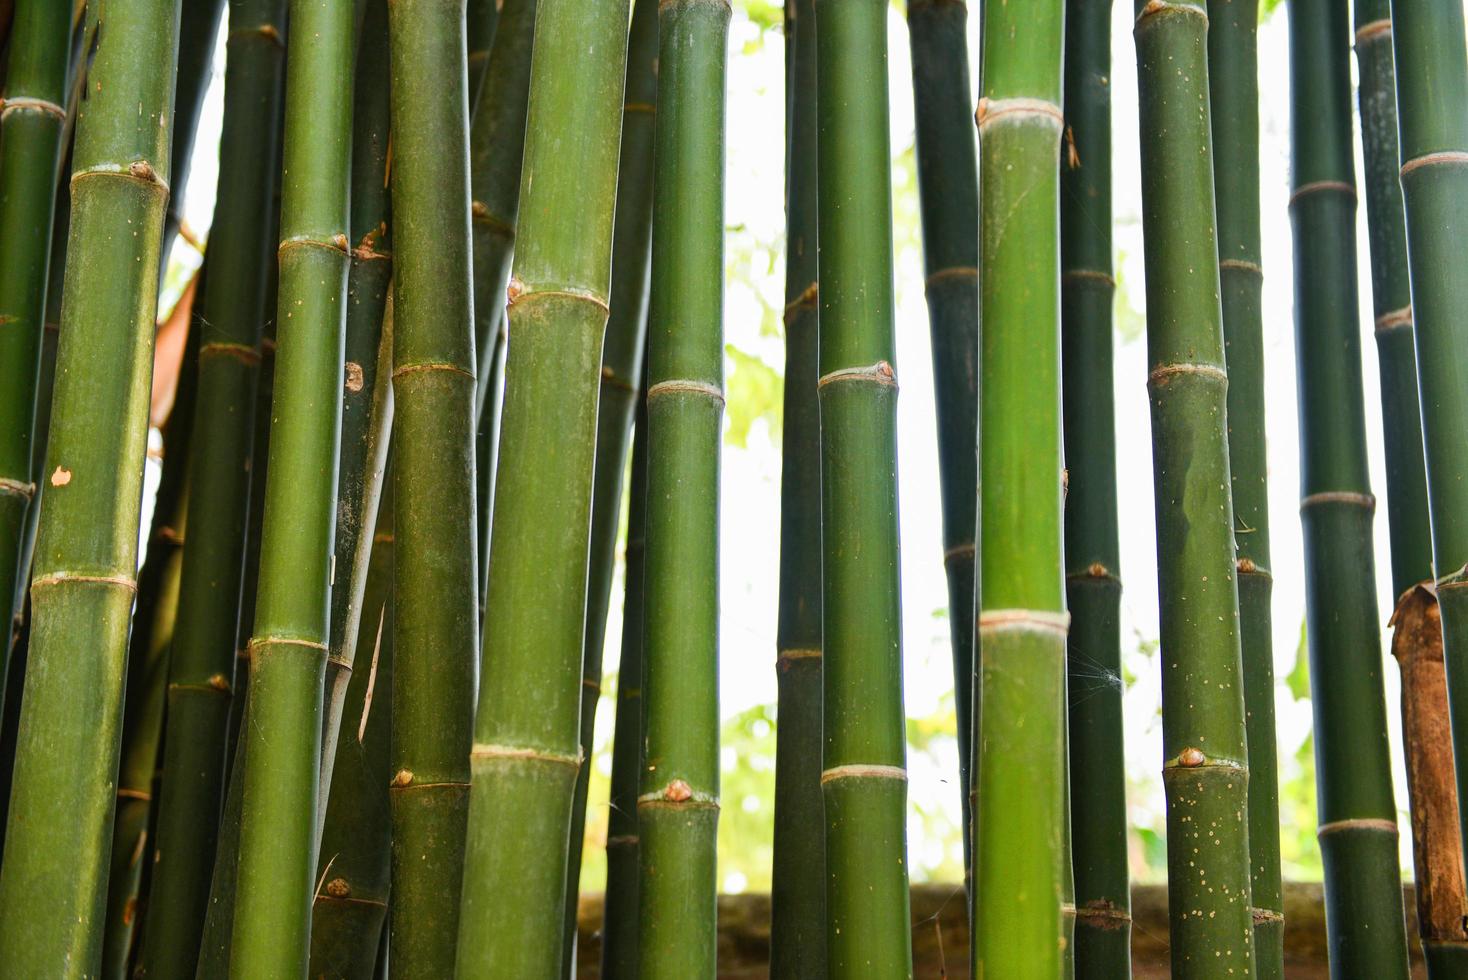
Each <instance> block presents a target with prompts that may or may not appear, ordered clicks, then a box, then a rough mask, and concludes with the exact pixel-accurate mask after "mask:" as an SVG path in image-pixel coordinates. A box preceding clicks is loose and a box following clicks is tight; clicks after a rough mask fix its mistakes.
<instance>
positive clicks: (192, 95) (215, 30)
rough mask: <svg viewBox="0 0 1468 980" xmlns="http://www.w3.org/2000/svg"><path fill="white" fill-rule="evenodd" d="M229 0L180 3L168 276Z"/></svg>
mask: <svg viewBox="0 0 1468 980" xmlns="http://www.w3.org/2000/svg"><path fill="white" fill-rule="evenodd" d="M225 3H226V0H179V22H178V71H177V73H176V74H177V82H176V85H177V89H176V91H175V93H174V98H173V144H172V147H171V149H170V159H171V161H172V162H171V163H170V164H169V168H168V172H169V173H170V174H171V175H172V183H171V185H170V186H171V189H172V191H173V193H172V194H170V195H169V199H168V213H167V216H166V217H165V218H164V223H163V262H162V266H163V268H161V269H160V270H159V276H160V281H161V276H162V275H163V273H165V272H167V271H168V270H167V265H168V255H169V252H170V251H171V250H172V248H173V239H174V236H175V235H177V234H178V232H179V229H180V228H181V227H182V226H183V204H184V197H185V193H184V192H185V190H186V189H187V186H188V182H189V171H190V170H191V169H192V166H193V162H194V136H195V134H196V133H197V132H198V130H199V119H200V118H201V117H202V116H203V114H204V97H205V95H207V94H208V92H209V83H210V82H211V81H212V80H213V78H214V50H215V48H214V45H215V42H216V41H217V40H218V39H219V22H220V20H221V19H222V18H223V16H224V8H225Z"/></svg>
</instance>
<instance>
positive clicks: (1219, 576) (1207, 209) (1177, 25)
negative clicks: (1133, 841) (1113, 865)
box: [1134, 0, 1254, 978]
mask: <svg viewBox="0 0 1468 980" xmlns="http://www.w3.org/2000/svg"><path fill="white" fill-rule="evenodd" d="M1135 10H1136V14H1137V21H1136V28H1135V31H1134V34H1135V37H1136V43H1137V75H1138V88H1139V90H1140V101H1141V112H1140V117H1141V125H1140V132H1141V146H1142V152H1141V158H1142V205H1143V207H1142V231H1143V235H1144V244H1145V253H1146V254H1145V263H1146V273H1147V347H1148V360H1149V362H1150V363H1151V365H1152V368H1151V373H1150V375H1149V377H1148V381H1147V385H1148V390H1149V392H1150V395H1151V402H1152V443H1153V483H1154V495H1155V496H1154V499H1155V501H1156V508H1157V555H1158V592H1159V598H1160V600H1161V633H1162V635H1161V640H1162V740H1163V754H1164V758H1165V760H1166V761H1165V763H1164V765H1163V785H1164V787H1165V789H1166V792H1167V854H1168V858H1167V865H1168V904H1169V909H1170V915H1171V930H1172V939H1171V943H1172V970H1173V975H1174V976H1177V977H1184V978H1186V977H1196V976H1214V975H1217V974H1216V971H1219V970H1220V969H1228V968H1229V967H1232V968H1234V969H1236V970H1240V971H1245V970H1251V969H1253V963H1254V942H1253V917H1252V915H1251V912H1250V874H1249V871H1250V867H1249V828H1248V822H1247V806H1248V802H1247V792H1248V755H1247V749H1246V740H1245V730H1244V725H1245V719H1244V697H1243V667H1242V663H1241V655H1240V652H1239V650H1240V648H1239V632H1238V625H1237V623H1238V589H1237V585H1236V584H1235V579H1234V572H1235V554H1234V523H1233V503H1232V497H1233V495H1232V493H1231V491H1230V474H1229V459H1228V442H1227V416H1226V393H1227V387H1228V378H1227V374H1226V372H1225V370H1224V347H1223V344H1224V341H1223V323H1222V320H1223V315H1222V311H1221V308H1220V301H1219V271H1218V246H1217V238H1216V233H1215V228H1214V218H1213V186H1214V184H1213V164H1212V160H1213V155H1212V154H1213V148H1212V132H1211V126H1210V123H1209V111H1208V59H1207V49H1206V37H1207V30H1208V19H1207V15H1206V13H1205V12H1204V8H1203V4H1202V0H1170V2H1164V0H1137V3H1136V6H1135ZM1205 846H1207V847H1209V849H1210V852H1211V855H1213V856H1212V857H1210V859H1209V860H1207V861H1206V862H1200V861H1198V860H1197V854H1198V850H1199V849H1201V848H1203V847H1205ZM1220 964H1228V966H1224V967H1220ZM1235 964H1237V965H1235Z"/></svg>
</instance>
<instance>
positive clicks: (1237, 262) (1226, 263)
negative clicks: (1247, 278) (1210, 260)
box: [1218, 259, 1264, 278]
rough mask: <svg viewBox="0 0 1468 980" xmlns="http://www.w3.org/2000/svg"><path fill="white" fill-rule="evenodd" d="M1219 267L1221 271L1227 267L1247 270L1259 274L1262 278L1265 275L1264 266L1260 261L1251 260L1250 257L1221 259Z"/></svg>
mask: <svg viewBox="0 0 1468 980" xmlns="http://www.w3.org/2000/svg"><path fill="white" fill-rule="evenodd" d="M1218 268H1219V271H1223V270H1225V269H1227V270H1232V271H1234V272H1247V273H1248V274H1249V275H1252V276H1259V277H1260V278H1263V276H1264V267H1263V266H1262V265H1260V264H1259V263H1258V262H1250V261H1249V260H1248V259H1219V260H1218Z"/></svg>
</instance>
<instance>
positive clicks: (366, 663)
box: [309, 3, 393, 980]
mask: <svg viewBox="0 0 1468 980" xmlns="http://www.w3.org/2000/svg"><path fill="white" fill-rule="evenodd" d="M374 6H375V7H376V8H378V9H379V10H381V11H382V12H383V13H384V14H385V13H386V6H387V5H386V4H385V3H376V4H374ZM368 36H369V37H370V36H371V35H368ZM385 39H386V38H385V36H384V40H385ZM384 47H385V45H384ZM383 53H384V54H386V52H385V51H384V52H383ZM381 80H382V79H381V78H379V82H380V81H381ZM363 81H364V79H363V76H362V74H361V73H360V72H359V73H358V83H359V85H358V93H359V94H362V92H363V88H364V87H365V86H363V85H362V84H361V83H362V82H363ZM377 87H379V88H383V89H384V90H385V86H381V85H379V86H377ZM384 108H385V106H384ZM361 109H362V103H361V101H360V100H359V101H358V103H357V110H358V114H359V119H360V113H361ZM358 132H361V125H360V122H359V125H358ZM391 494H392V489H391V482H390V481H389V482H388V483H387V484H386V485H384V487H383V494H382V500H381V506H380V507H379V509H378V512H377V528H376V533H375V534H374V535H372V536H371V538H370V540H371V547H372V555H371V560H370V562H369V564H368V572H367V588H366V593H365V596H364V598H363V600H362V629H361V630H360V631H359V632H358V634H357V653H356V663H357V664H359V665H360V668H359V669H356V670H353V671H352V674H351V681H350V682H349V683H348V685H347V694H346V701H345V708H344V710H343V711H342V719H341V720H342V734H341V737H340V739H339V740H338V741H337V747H336V765H335V767H334V771H333V775H332V780H331V796H330V801H329V802H328V803H327V805H326V825H325V831H324V832H323V834H322V836H321V856H320V861H319V866H318V868H317V871H316V878H317V880H318V881H320V882H321V885H320V886H319V887H318V889H317V892H316V900H315V903H314V904H313V905H312V910H311V966H310V970H309V975H310V976H313V977H347V978H350V980H369V978H371V977H372V976H373V969H374V967H375V964H376V962H377V947H378V941H377V940H378V937H379V936H381V935H383V926H384V924H385V923H386V921H387V900H388V887H389V883H390V880H391V873H390V860H389V856H388V855H389V852H390V849H391V847H392V814H391V812H390V809H389V804H388V794H387V784H388V781H389V780H390V779H391V778H392V770H391V768H390V766H389V764H388V739H389V720H388V719H389V717H390V715H389V700H390V692H391V691H392V650H393V603H392V569H393V507H392V500H391Z"/></svg>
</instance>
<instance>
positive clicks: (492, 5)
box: [465, 0, 504, 118]
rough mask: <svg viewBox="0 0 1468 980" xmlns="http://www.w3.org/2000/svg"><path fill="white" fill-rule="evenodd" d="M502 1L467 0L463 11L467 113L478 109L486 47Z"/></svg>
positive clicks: (498, 20) (493, 32) (471, 114)
mask: <svg viewBox="0 0 1468 980" xmlns="http://www.w3.org/2000/svg"><path fill="white" fill-rule="evenodd" d="M503 3H504V0H469V6H468V10H467V12H466V14H465V31H466V43H467V45H468V64H469V115H470V117H471V118H472V117H473V115H474V113H475V112H476V111H477V110H478V108H479V96H480V95H481V94H482V92H483V89H484V76H485V74H486V72H488V70H489V50H490V47H491V46H492V45H493V44H494V35H495V29H496V28H497V27H499V22H500V6H501V5H502V4H503Z"/></svg>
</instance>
